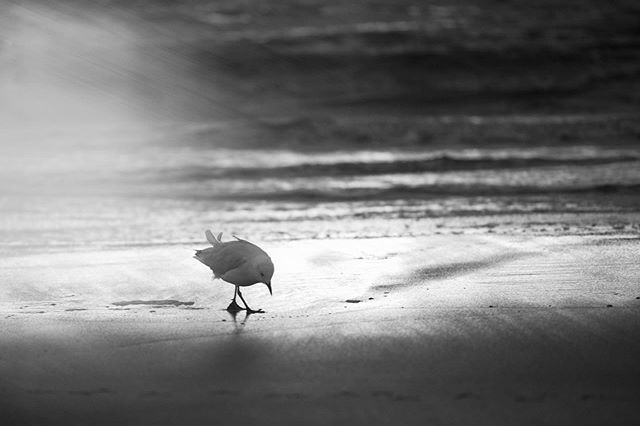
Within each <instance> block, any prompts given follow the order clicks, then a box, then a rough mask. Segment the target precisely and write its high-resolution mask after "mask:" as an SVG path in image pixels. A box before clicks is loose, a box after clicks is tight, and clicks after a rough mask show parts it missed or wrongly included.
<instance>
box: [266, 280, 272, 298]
mask: <svg viewBox="0 0 640 426" xmlns="http://www.w3.org/2000/svg"><path fill="white" fill-rule="evenodd" d="M265 284H266V285H267V288H268V289H269V294H270V295H272V296H273V291H271V283H265Z"/></svg>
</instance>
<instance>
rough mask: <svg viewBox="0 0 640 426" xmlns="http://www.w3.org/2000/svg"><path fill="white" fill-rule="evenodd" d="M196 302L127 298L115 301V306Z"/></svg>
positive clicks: (162, 305)
mask: <svg viewBox="0 0 640 426" xmlns="http://www.w3.org/2000/svg"><path fill="white" fill-rule="evenodd" d="M194 303H195V302H182V301H180V300H173V299H168V300H125V301H122V302H113V303H112V305H114V306H129V305H151V306H154V307H170V306H191V305H193V304H194Z"/></svg>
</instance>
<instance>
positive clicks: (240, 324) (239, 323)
mask: <svg viewBox="0 0 640 426" xmlns="http://www.w3.org/2000/svg"><path fill="white" fill-rule="evenodd" d="M226 312H227V313H228V314H229V316H230V317H231V319H232V320H233V325H234V332H233V334H240V333H242V330H243V328H244V326H245V324H246V323H247V321H248V320H249V317H250V316H251V315H252V314H253V313H254V312H251V311H247V310H244V309H243V310H241V311H226ZM241 312H243V313H244V315H243V314H240V313H241ZM239 314H240V318H238V315H239Z"/></svg>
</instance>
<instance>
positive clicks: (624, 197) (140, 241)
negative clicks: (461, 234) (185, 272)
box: [0, 0, 640, 255]
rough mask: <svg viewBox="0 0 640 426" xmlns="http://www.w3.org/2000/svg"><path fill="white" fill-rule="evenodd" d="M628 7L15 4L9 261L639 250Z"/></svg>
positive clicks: (5, 180)
mask: <svg viewBox="0 0 640 426" xmlns="http://www.w3.org/2000/svg"><path fill="white" fill-rule="evenodd" d="M615 3H616V7H611V8H603V7H599V6H597V5H595V4H589V5H586V6H585V5H584V4H582V3H581V4H580V7H576V4H575V2H573V1H570V0H565V1H561V2H555V1H554V2H542V3H540V4H537V5H535V6H525V5H523V4H520V3H519V2H515V1H514V2H500V4H497V3H494V2H486V1H484V0H468V1H463V2H456V3H455V4H449V3H448V2H432V3H429V4H423V3H421V2H412V1H402V2H384V1H383V2H379V1H376V2H368V1H364V2H358V4H357V5H351V6H349V7H347V6H345V5H344V4H342V3H338V2H332V1H323V2H320V1H318V2H314V1H311V2H305V5H299V4H298V3H296V2H281V3H279V4H278V5H266V4H264V3H263V2H252V1H249V2H243V3H242V4H235V3H233V4H231V3H227V2H213V3H212V2H202V1H197V0H193V1H180V2H171V3H166V2H157V3H150V4H147V5H144V4H142V3H131V4H129V2H120V1H110V2H104V4H102V3H101V4H100V5H97V4H96V5H87V4H85V3H83V2H77V1H74V0H64V1H63V0H60V1H57V2H44V1H37V0H30V1H25V2H12V3H9V4H5V5H0V11H1V12H2V13H1V14H0V252H2V253H4V254H5V255H7V254H11V253H23V252H30V251H40V250H44V251H47V250H62V251H65V250H83V249H86V248H91V247H93V248H102V247H114V246H122V245H126V246H130V245H148V244H192V243H193V244H200V243H202V242H203V230H204V229H207V228H211V229H213V230H215V231H224V232H227V233H228V234H231V233H236V234H238V235H241V236H243V237H246V238H249V239H256V240H274V239H294V238H327V237H375V236H389V235H429V234H431V233H434V232H443V230H446V229H456V230H458V229H459V228H460V227H462V228H464V229H466V230H470V229H471V230H472V229H480V228H482V229H483V232H488V231H490V230H493V229H494V228H496V227H499V226H500V225H501V224H502V225H504V224H515V225H514V226H515V227H516V228H517V227H522V226H525V225H526V224H536V223H539V224H543V225H544V227H545V228H546V229H548V230H549V232H555V231H557V230H558V229H564V228H565V227H568V229H572V228H571V226H573V225H574V224H575V222H585V223H586V222H589V223H590V224H591V222H592V221H595V222H594V226H595V227H596V229H600V228H598V226H600V225H603V226H604V225H606V226H613V227H618V228H619V227H620V226H622V227H623V228H624V229H628V230H630V231H633V232H636V229H637V223H638V214H639V210H640V202H639V201H640V197H639V195H640V142H639V141H640V139H639V137H640V115H638V113H637V111H638V106H639V105H640V98H639V97H638V93H640V90H639V89H640V79H638V78H637V76H638V75H640V74H638V72H639V71H640V56H638V51H637V49H636V48H635V47H636V46H637V43H638V40H639V38H638V33H637V29H636V28H637V25H636V24H637V22H636V21H637V20H634V19H633V18H632V17H633V16H634V13H633V12H634V11H636V10H637V5H636V4H635V2H632V1H626V0H619V1H617V2H615ZM636 16H637V14H636ZM549 224H551V225H549ZM558 227H559V228H558ZM456 232H457V231H456Z"/></svg>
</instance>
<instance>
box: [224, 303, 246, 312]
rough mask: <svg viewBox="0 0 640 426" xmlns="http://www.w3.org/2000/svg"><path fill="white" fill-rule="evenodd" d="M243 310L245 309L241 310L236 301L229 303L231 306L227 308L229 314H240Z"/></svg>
mask: <svg viewBox="0 0 640 426" xmlns="http://www.w3.org/2000/svg"><path fill="white" fill-rule="evenodd" d="M243 310H244V308H241V307H240V305H238V304H237V303H236V301H235V300H232V301H231V303H229V306H227V311H229V312H240V311H243Z"/></svg>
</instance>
